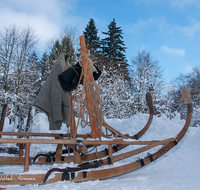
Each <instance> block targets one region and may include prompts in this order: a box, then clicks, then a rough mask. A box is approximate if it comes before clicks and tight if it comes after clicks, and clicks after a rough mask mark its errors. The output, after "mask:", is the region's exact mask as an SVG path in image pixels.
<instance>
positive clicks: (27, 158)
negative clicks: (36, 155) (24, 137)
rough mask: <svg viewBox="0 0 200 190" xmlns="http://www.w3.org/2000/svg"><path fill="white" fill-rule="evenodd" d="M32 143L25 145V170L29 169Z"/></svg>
mask: <svg viewBox="0 0 200 190" xmlns="http://www.w3.org/2000/svg"><path fill="white" fill-rule="evenodd" d="M29 156H30V144H26V145H25V159H24V172H27V171H29Z"/></svg>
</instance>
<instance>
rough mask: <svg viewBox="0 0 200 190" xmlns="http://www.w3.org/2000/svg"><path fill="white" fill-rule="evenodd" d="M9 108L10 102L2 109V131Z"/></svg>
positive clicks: (0, 123) (0, 129)
mask: <svg viewBox="0 0 200 190" xmlns="http://www.w3.org/2000/svg"><path fill="white" fill-rule="evenodd" d="M7 108H8V104H4V106H3V111H2V114H1V121H0V131H3V126H4V121H5V118H6V112H7ZM0 138H1V135H0Z"/></svg>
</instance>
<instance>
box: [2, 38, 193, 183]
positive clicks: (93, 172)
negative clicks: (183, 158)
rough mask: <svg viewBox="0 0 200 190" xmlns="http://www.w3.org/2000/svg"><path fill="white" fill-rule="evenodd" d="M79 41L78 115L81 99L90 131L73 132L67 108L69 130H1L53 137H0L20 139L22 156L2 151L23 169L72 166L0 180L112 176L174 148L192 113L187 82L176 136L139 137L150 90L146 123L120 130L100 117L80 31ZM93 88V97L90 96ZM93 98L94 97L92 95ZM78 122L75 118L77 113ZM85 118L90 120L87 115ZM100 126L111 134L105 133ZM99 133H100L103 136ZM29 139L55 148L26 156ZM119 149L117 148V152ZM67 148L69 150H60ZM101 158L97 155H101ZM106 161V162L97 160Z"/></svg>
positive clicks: (7, 161) (5, 140)
mask: <svg viewBox="0 0 200 190" xmlns="http://www.w3.org/2000/svg"><path fill="white" fill-rule="evenodd" d="M80 42H81V55H82V63H81V64H82V70H83V72H82V73H81V74H82V75H83V79H82V76H81V77H80V80H79V83H80V81H81V80H83V92H82V96H81V98H80V100H79V103H80V107H79V112H78V114H79V118H80V115H81V114H82V113H83V112H85V110H84V108H85V107H84V105H86V108H87V110H88V117H89V125H90V128H91V134H77V132H76V131H77V126H78V124H77V123H75V120H74V115H73V114H72V113H71V114H70V133H69V134H38V133H11V132H0V135H1V136H2V137H3V136H4V135H7V136H9V135H10V136H24V137H31V136H39V137H55V139H31V138H21V139H11V138H0V143H19V144H25V157H9V159H8V157H0V163H1V164H24V171H25V172H26V171H28V170H29V164H46V163H65V162H68V163H69V162H74V163H75V164H77V166H76V167H67V168H51V169H50V170H49V171H47V172H45V173H43V174H27V173H23V174H15V175H4V174H0V185H13V184H19V185H26V184H36V183H37V184H45V183H54V182H56V181H65V180H69V181H73V182H81V181H88V180H96V179H105V178H110V177H115V176H119V175H122V174H125V173H128V172H132V171H134V170H137V169H139V168H141V167H143V166H145V165H147V164H149V163H151V162H153V161H154V160H156V159H158V158H159V157H161V156H163V155H164V154H165V153H166V152H168V151H169V150H170V149H172V148H173V147H174V146H175V145H177V144H178V142H179V141H180V140H181V139H182V138H183V137H184V135H185V133H186V132H187V129H188V127H189V125H190V121H191V117H192V103H191V97H190V92H189V90H188V88H187V87H184V88H183V95H182V97H183V98H182V100H181V101H184V103H185V104H186V105H187V119H186V122H185V125H184V126H183V128H182V130H181V131H180V132H179V133H178V134H177V136H176V137H172V138H168V139H164V140H161V141H156V140H152V141H139V140H138V139H139V138H140V137H141V136H142V135H143V134H144V133H145V132H146V131H147V130H148V128H149V126H150V125H151V122H152V119H153V115H154V105H153V100H152V96H151V94H150V93H147V94H146V101H147V106H148V108H149V112H150V114H149V119H148V121H147V123H146V125H145V126H144V127H143V129H142V130H141V131H139V132H138V133H137V134H135V135H133V136H132V135H130V134H122V133H121V132H119V131H117V130H115V129H114V128H112V127H111V126H109V125H108V124H107V123H106V122H105V121H104V119H103V116H102V112H101V101H100V97H99V94H98V86H97V85H96V84H95V82H94V79H93V76H92V73H93V67H92V63H91V60H90V59H89V54H88V53H87V50H86V46H85V39H84V37H83V36H81V37H80ZM94 94H95V98H94ZM94 99H95V100H94ZM78 122H79V119H78ZM83 123H85V124H88V122H87V121H85V120H84V121H83ZM103 127H105V129H106V131H107V130H108V131H109V132H110V134H108V133H106V134H104V131H105V130H103ZM102 137H104V138H103V139H102ZM30 144H57V149H56V151H55V152H48V153H45V154H44V153H43V154H37V155H36V156H35V157H29V155H30ZM62 145H65V147H66V149H65V150H62ZM105 145H106V146H107V148H106V149H104V150H101V151H99V152H98V151H96V152H92V153H90V152H89V151H88V150H89V149H90V148H92V147H94V148H96V147H99V148H100V147H101V146H105ZM132 145H139V146H140V147H139V148H137V149H134V150H131V151H128V152H124V151H123V152H121V151H120V150H122V149H124V148H125V147H127V146H132ZM158 146H162V147H161V148H160V149H159V150H157V151H156V152H155V153H153V154H147V156H146V157H144V158H138V159H137V160H136V161H134V160H135V159H133V161H132V162H130V163H128V164H125V165H120V166H118V167H114V166H112V165H113V164H114V163H115V162H118V161H120V160H124V159H127V158H130V157H133V156H136V155H138V154H140V153H142V152H146V151H148V150H150V149H152V148H154V147H158ZM115 152H117V154H115ZM65 153H67V154H68V156H63V155H64V154H65ZM100 158H101V159H100ZM103 165H110V167H109V168H106V169H105V167H103V168H101V166H103Z"/></svg>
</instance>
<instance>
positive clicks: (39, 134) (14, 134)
mask: <svg viewBox="0 0 200 190" xmlns="http://www.w3.org/2000/svg"><path fill="white" fill-rule="evenodd" d="M0 135H6V136H21V137H24V136H38V137H61V136H62V137H70V135H69V134H58V133H24V132H0ZM76 137H80V138H91V135H90V134H87V135H85V134H77V135H76Z"/></svg>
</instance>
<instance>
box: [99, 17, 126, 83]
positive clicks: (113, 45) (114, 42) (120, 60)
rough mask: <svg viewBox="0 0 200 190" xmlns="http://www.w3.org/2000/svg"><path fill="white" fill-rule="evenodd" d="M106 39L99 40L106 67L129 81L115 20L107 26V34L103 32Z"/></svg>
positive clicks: (120, 34)
mask: <svg viewBox="0 0 200 190" xmlns="http://www.w3.org/2000/svg"><path fill="white" fill-rule="evenodd" d="M103 34H105V35H107V36H108V37H106V38H104V39H102V40H101V51H102V53H103V55H104V56H105V57H107V58H108V65H105V66H106V68H108V67H111V68H112V69H114V70H117V71H118V75H122V76H124V79H125V80H128V81H129V79H130V78H129V76H128V75H129V72H128V64H127V60H126V56H125V54H124V53H126V47H125V44H124V41H123V36H122V34H123V32H122V29H121V27H117V24H116V21H115V19H113V21H112V22H111V23H110V24H109V25H108V32H103Z"/></svg>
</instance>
